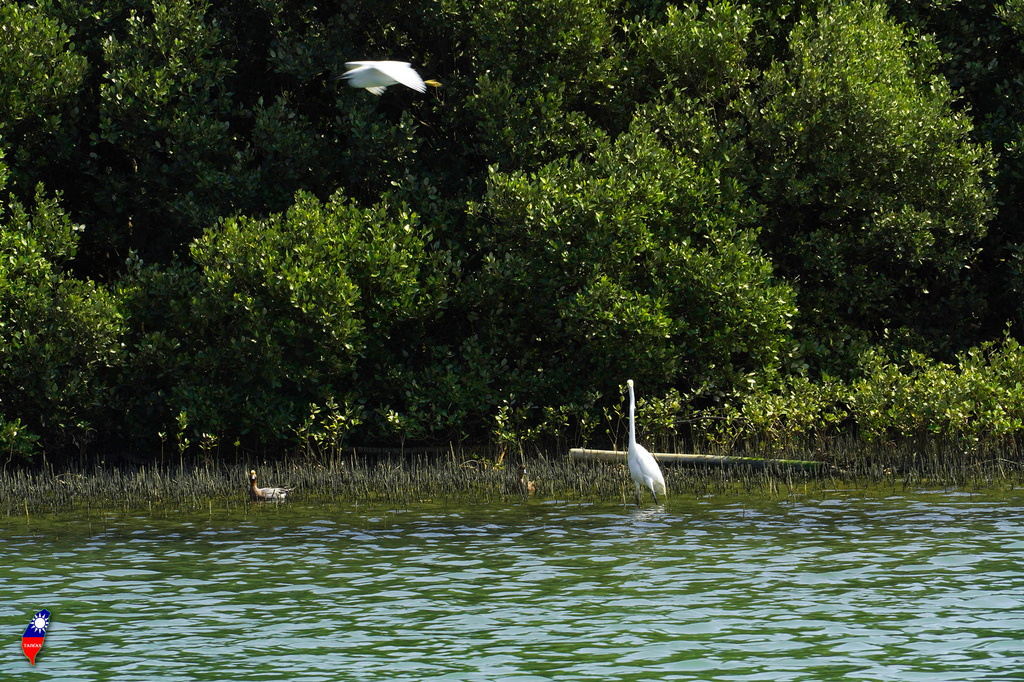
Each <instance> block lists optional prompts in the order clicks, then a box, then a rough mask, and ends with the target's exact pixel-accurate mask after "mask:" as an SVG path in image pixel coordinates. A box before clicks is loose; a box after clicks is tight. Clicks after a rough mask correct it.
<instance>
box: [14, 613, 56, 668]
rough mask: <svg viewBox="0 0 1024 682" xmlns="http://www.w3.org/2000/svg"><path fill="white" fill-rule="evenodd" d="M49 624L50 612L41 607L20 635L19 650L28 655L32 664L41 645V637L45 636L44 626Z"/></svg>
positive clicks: (34, 662)
mask: <svg viewBox="0 0 1024 682" xmlns="http://www.w3.org/2000/svg"><path fill="white" fill-rule="evenodd" d="M49 624H50V612H49V611H47V610H46V609H43V610H42V611H40V612H39V613H37V614H36V615H35V616H33V617H32V622H31V623H29V624H28V628H27V629H26V630H25V634H24V635H22V637H21V650H22V651H24V652H25V655H26V656H28V660H29V662H30V663H32V665H35V664H36V654H38V653H39V650H40V649H41V648H42V647H43V637H45V636H46V626H48V625H49Z"/></svg>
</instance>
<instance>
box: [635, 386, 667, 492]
mask: <svg viewBox="0 0 1024 682" xmlns="http://www.w3.org/2000/svg"><path fill="white" fill-rule="evenodd" d="M626 385H627V386H629V450H628V451H627V457H626V459H627V462H628V463H629V473H630V475H631V476H632V477H633V482H634V483H636V506H638V507H639V506H640V501H641V495H642V492H641V490H642V489H641V486H646V487H647V488H649V489H650V491H651V495H653V496H654V504H658V493H661V494H662V495H664V496H666V497H667V496H668V490H667V489H666V488H665V477H664V476H662V475H661V468H660V467H659V466H658V461H657V460H656V459H654V455H652V454H651V453H649V452H648V451H647V448H645V447H644V446H643V445H640V444H639V443H637V442H636V417H635V412H636V399H635V398H634V397H633V380H632V379H630V380H629V381H627V382H626Z"/></svg>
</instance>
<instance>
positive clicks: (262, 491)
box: [249, 469, 292, 502]
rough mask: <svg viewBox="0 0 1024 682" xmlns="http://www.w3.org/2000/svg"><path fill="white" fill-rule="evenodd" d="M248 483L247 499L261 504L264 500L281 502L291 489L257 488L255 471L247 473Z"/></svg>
mask: <svg viewBox="0 0 1024 682" xmlns="http://www.w3.org/2000/svg"><path fill="white" fill-rule="evenodd" d="M249 483H250V487H249V497H251V498H252V499H254V500H256V501H257V502H263V501H264V500H283V499H284V498H285V496H286V495H287V494H288V493H290V492H291V491H292V489H291V488H257V487H256V470H255V469H253V470H252V471H250V472H249Z"/></svg>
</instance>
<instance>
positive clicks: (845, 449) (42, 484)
mask: <svg viewBox="0 0 1024 682" xmlns="http://www.w3.org/2000/svg"><path fill="white" fill-rule="evenodd" d="M732 454H735V455H739V456H757V455H758V454H759V453H751V452H738V453H732ZM775 457H776V458H777V459H778V460H782V459H790V460H816V461H823V462H826V463H827V466H823V467H821V468H820V469H819V470H817V471H807V470H801V469H794V468H788V467H784V466H781V465H780V466H772V465H769V466H763V465H761V466H756V467H755V466H743V465H729V466H720V465H684V464H673V463H663V464H662V469H663V471H664V474H665V479H666V482H667V485H668V488H669V491H670V494H671V496H680V495H686V496H698V497H699V496H706V495H714V494H724V493H736V492H740V493H746V494H750V495H752V496H759V497H763V496H770V497H776V496H780V495H783V496H784V495H787V494H791V493H792V492H794V491H801V490H802V491H808V490H814V489H822V490H827V489H829V488H831V487H834V486H836V485H849V484H851V483H856V482H863V483H871V484H876V485H887V486H891V487H892V488H893V489H894V490H900V489H908V488H915V487H919V486H946V487H958V488H966V489H985V488H990V487H993V486H1004V487H1011V488H1012V487H1017V486H1021V485H1024V462H1022V461H1021V459H1020V458H1019V456H1017V455H1015V454H1014V455H1013V456H1010V453H1007V452H1005V451H996V450H974V451H970V452H967V451H958V450H957V449H956V448H954V447H952V446H950V445H946V446H940V445H936V444H933V445H930V446H924V447H916V448H912V447H910V446H906V445H905V446H899V447H897V446H893V445H873V446H865V445H864V444H857V445H855V444H852V443H847V444H833V445H832V446H830V448H829V449H828V450H827V451H817V452H811V451H807V450H793V451H786V452H779V453H775ZM768 461H769V462H773V461H775V460H768ZM521 462H525V463H526V466H527V467H528V476H529V479H530V480H531V481H533V482H534V486H535V492H534V493H533V495H532V496H531V497H533V498H535V499H559V500H566V501H580V502H609V501H621V502H623V503H626V504H629V503H632V500H633V492H632V491H633V485H632V481H631V480H630V477H629V472H628V470H627V468H626V465H625V463H624V462H621V463H616V462H578V461H574V460H571V459H569V458H568V457H567V456H566V455H565V453H554V454H549V455H544V454H540V453H537V454H536V455H534V456H531V457H529V458H523V457H522V456H520V455H518V454H517V455H515V456H511V457H504V458H502V457H500V456H498V455H497V454H496V453H471V452H461V453H459V452H449V453H447V454H443V455H441V454H419V455H405V456H379V455H378V456H373V457H370V456H366V455H360V454H358V453H346V454H343V455H340V456H338V457H336V458H333V459H330V460H322V459H321V460H316V459H304V460H290V461H288V460H285V461H278V462H269V463H262V464H260V463H255V462H253V463H250V464H244V465H226V464H223V463H198V464H196V463H193V464H189V463H185V465H184V466H180V465H179V464H175V465H173V466H166V467H160V466H131V467H103V466H91V467H86V468H68V469H64V470H57V469H54V468H53V467H50V466H43V467H38V468H36V469H12V470H8V469H3V470H2V471H0V514H4V515H6V516H21V515H26V514H28V515H32V514H38V513H63V512H89V511H91V510H93V509H97V510H99V509H102V510H111V509H113V510H118V509H121V510H126V511H128V510H137V509H147V508H149V509H152V508H161V509H168V510H174V509H180V510H183V511H184V510H189V509H204V508H207V507H209V506H210V505H215V506H217V507H218V508H224V507H228V508H231V507H236V506H237V507H241V506H245V505H250V504H254V503H253V502H251V501H250V499H249V497H248V492H247V489H248V480H247V477H246V474H247V472H248V470H249V469H250V468H255V469H256V471H257V472H258V475H259V484H260V485H261V486H287V487H292V488H294V489H295V490H294V492H293V493H292V494H291V496H290V500H292V501H297V502H301V503H303V504H311V503H312V504H317V503H323V504H398V505H415V504H418V503H427V502H430V503H442V504H447V503H450V504H487V503H491V502H501V501H512V500H519V499H522V498H523V497H524V494H523V490H522V487H521V485H520V483H519V477H518V465H519V464H520V463H521ZM285 504H287V502H286V503H285Z"/></svg>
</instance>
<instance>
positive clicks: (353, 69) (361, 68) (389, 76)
mask: <svg viewBox="0 0 1024 682" xmlns="http://www.w3.org/2000/svg"><path fill="white" fill-rule="evenodd" d="M345 68H346V69H348V71H346V72H345V73H343V74H341V75H340V76H335V78H344V79H345V80H347V81H348V84H349V85H350V86H351V87H353V88H365V89H367V90H369V91H370V92H372V93H373V94H375V95H383V94H384V91H385V90H387V89H388V86H390V85H396V84H399V83H401V84H402V85H405V86H407V87H410V88H412V89H413V90H415V91H416V92H426V91H427V86H428V85H430V86H433V87H435V88H436V87H439V86H440V85H441V84H440V83H438V82H437V81H433V80H428V81H425V80H423V79H422V78H420V75H419V74H418V73H416V69H414V68H412V64H410V63H408V62H391V61H383V62H367V61H363V62H345Z"/></svg>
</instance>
